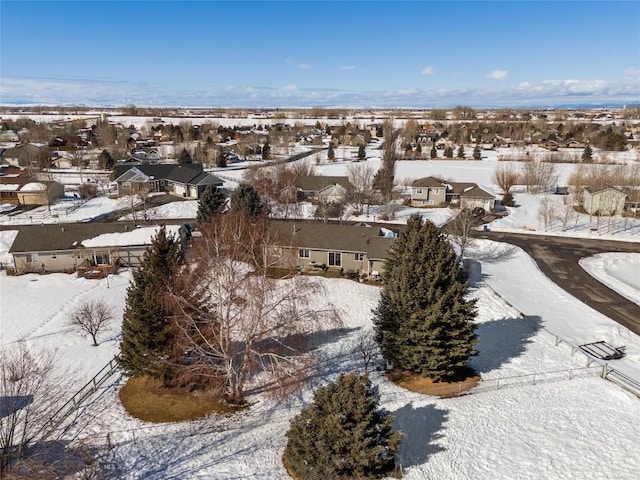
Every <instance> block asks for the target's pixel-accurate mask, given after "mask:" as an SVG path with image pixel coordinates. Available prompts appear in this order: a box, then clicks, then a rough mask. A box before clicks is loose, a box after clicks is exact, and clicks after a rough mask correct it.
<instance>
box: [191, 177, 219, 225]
mask: <svg viewBox="0 0 640 480" xmlns="http://www.w3.org/2000/svg"><path fill="white" fill-rule="evenodd" d="M225 201H226V198H225V196H224V193H222V192H221V191H220V190H218V187H216V186H215V185H207V188H205V190H204V192H202V195H201V196H200V200H199V201H198V215H197V220H198V223H199V224H201V225H202V224H203V223H207V222H208V221H209V220H210V219H211V218H212V217H214V216H215V215H217V214H218V213H221V212H222V210H223V208H224V205H225Z"/></svg>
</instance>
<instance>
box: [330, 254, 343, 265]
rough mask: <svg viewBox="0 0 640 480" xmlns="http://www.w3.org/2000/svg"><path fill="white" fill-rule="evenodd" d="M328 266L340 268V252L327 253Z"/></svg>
mask: <svg viewBox="0 0 640 480" xmlns="http://www.w3.org/2000/svg"><path fill="white" fill-rule="evenodd" d="M329 266H330V267H340V266H342V254H341V253H340V252H329Z"/></svg>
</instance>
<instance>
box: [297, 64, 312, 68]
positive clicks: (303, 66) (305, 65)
mask: <svg viewBox="0 0 640 480" xmlns="http://www.w3.org/2000/svg"><path fill="white" fill-rule="evenodd" d="M298 68H301V69H302V70H308V69H309V68H311V65H309V64H308V63H299V64H298Z"/></svg>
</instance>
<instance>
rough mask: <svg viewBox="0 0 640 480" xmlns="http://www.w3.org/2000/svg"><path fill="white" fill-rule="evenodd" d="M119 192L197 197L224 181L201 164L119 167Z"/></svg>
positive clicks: (126, 165) (117, 173) (116, 174)
mask: <svg viewBox="0 0 640 480" xmlns="http://www.w3.org/2000/svg"><path fill="white" fill-rule="evenodd" d="M115 182H116V183H117V184H118V193H119V194H121V195H128V194H131V193H136V192H140V191H149V192H167V193H172V194H174V195H178V196H181V197H185V198H191V199H194V200H197V199H199V198H200V195H202V192H204V190H205V189H206V188H207V186H209V185H215V186H216V187H221V186H222V185H223V181H222V180H221V179H219V178H218V177H215V176H213V175H210V174H208V173H206V172H204V171H203V167H202V164H199V163H192V164H185V165H176V164H161V165H131V164H124V165H123V164H120V165H117V166H116V173H115Z"/></svg>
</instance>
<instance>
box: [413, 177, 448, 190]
mask: <svg viewBox="0 0 640 480" xmlns="http://www.w3.org/2000/svg"><path fill="white" fill-rule="evenodd" d="M411 186H412V187H418V188H421V187H422V188H425V187H428V188H439V187H444V186H445V185H444V183H442V180H439V179H437V178H436V177H424V178H419V179H417V180H416V181H414V182H413V183H412V184H411Z"/></svg>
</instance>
